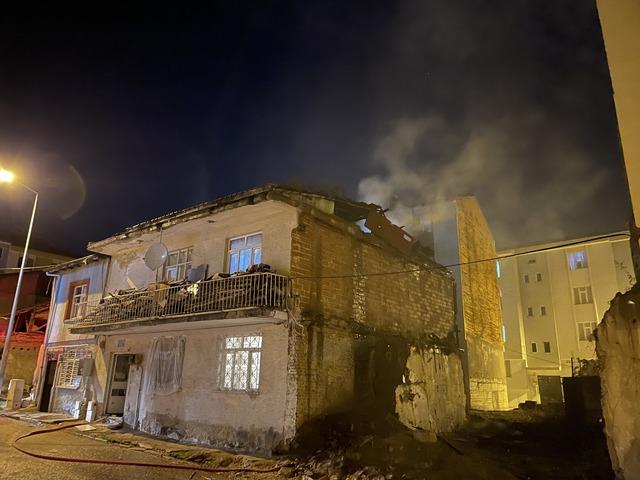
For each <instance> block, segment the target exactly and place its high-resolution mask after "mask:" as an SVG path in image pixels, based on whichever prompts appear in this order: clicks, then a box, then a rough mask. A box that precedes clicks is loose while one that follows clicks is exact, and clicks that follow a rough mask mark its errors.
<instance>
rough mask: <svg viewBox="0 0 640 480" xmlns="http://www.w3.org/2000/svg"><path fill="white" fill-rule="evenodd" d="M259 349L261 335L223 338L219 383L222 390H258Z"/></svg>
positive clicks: (260, 346)
mask: <svg viewBox="0 0 640 480" xmlns="http://www.w3.org/2000/svg"><path fill="white" fill-rule="evenodd" d="M261 349H262V335H249V336H246V337H225V339H224V349H223V355H222V365H223V367H224V368H223V369H222V378H221V382H220V383H221V387H222V388H223V389H224V390H235V391H257V390H258V387H259V386H260V354H261Z"/></svg>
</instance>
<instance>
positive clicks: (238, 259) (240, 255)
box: [229, 233, 262, 273]
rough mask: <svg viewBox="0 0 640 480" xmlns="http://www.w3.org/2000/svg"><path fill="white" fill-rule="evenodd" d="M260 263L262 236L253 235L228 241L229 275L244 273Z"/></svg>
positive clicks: (259, 234) (258, 234)
mask: <svg viewBox="0 0 640 480" xmlns="http://www.w3.org/2000/svg"><path fill="white" fill-rule="evenodd" d="M261 262H262V234H261V233H254V234H253V235H245V236H244V237H237V238H232V239H231V240H229V273H236V272H245V271H247V270H248V269H249V267H251V266H252V265H257V264H259V263H261Z"/></svg>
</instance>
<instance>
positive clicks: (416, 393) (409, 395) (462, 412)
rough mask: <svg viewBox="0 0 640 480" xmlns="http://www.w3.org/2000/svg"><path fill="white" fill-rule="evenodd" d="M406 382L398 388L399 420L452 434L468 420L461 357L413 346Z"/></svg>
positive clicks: (411, 425) (422, 427) (415, 426)
mask: <svg viewBox="0 0 640 480" xmlns="http://www.w3.org/2000/svg"><path fill="white" fill-rule="evenodd" d="M406 367H407V371H408V373H409V375H408V378H406V383H405V384H403V385H399V386H398V387H397V389H396V412H397V414H398V417H399V418H400V421H401V422H402V423H404V424H405V425H407V426H409V427H413V428H419V429H421V430H425V431H428V432H451V431H453V430H455V429H457V428H459V427H461V426H462V424H463V423H464V421H465V418H466V402H465V394H464V381H463V373H462V361H461V359H460V356H459V355H458V354H450V355H445V354H443V353H442V352H441V351H439V350H437V349H421V348H416V347H413V348H412V349H411V353H410V355H409V358H408V359H407V364H406Z"/></svg>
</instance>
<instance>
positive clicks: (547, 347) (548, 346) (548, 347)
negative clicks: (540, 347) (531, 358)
mask: <svg viewBox="0 0 640 480" xmlns="http://www.w3.org/2000/svg"><path fill="white" fill-rule="evenodd" d="M544 351H545V353H550V352H551V342H544Z"/></svg>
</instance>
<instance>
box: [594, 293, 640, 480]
mask: <svg viewBox="0 0 640 480" xmlns="http://www.w3.org/2000/svg"><path fill="white" fill-rule="evenodd" d="M639 318H640V286H638V285H636V286H635V287H634V288H633V289H632V290H630V291H629V292H627V293H625V294H618V295H616V297H615V298H614V299H613V301H612V302H611V308H609V310H608V311H607V312H606V313H605V315H604V319H603V320H602V322H601V323H600V325H599V326H598V330H597V335H596V352H597V354H598V358H599V360H600V379H601V384H602V413H603V416H604V422H605V433H606V436H607V444H608V447H609V455H610V457H611V464H612V466H613V469H614V470H615V472H616V478H619V479H635V478H640V383H639V379H640V328H639V323H638V319H639Z"/></svg>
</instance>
